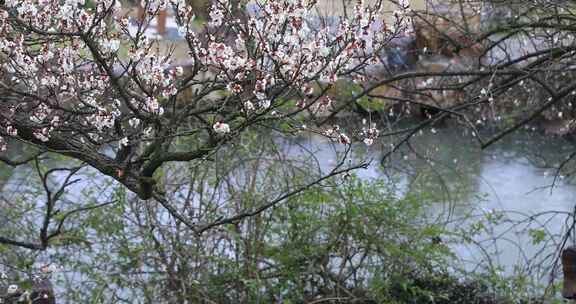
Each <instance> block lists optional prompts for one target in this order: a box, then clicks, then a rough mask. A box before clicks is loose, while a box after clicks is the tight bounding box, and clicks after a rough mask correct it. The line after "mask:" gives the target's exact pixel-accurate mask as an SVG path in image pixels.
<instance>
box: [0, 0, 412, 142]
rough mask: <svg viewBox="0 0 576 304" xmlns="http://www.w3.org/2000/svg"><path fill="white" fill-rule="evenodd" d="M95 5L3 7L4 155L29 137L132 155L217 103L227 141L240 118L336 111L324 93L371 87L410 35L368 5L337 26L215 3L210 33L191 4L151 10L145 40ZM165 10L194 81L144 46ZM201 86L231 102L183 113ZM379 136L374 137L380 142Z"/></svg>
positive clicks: (153, 46) (149, 1)
mask: <svg viewBox="0 0 576 304" xmlns="http://www.w3.org/2000/svg"><path fill="white" fill-rule="evenodd" d="M92 2H93V4H94V5H88V3H86V2H85V1H84V0H63V1H57V2H54V1H47V0H7V1H5V2H4V4H3V5H0V85H1V89H2V90H3V91H5V92H6V93H5V97H3V98H5V101H6V102H3V104H5V105H6V107H7V108H8V109H11V111H4V112H3V113H2V114H0V135H1V136H2V137H0V148H5V145H6V140H5V137H17V136H19V135H18V133H19V132H18V131H19V129H21V128H23V127H25V128H27V129H29V130H32V131H31V133H32V134H33V136H34V138H35V140H37V141H38V142H49V141H50V140H51V138H52V137H53V136H54V135H55V134H57V135H58V136H66V138H70V139H71V140H77V141H79V142H82V143H91V144H93V145H96V146H100V145H103V144H105V143H110V142H114V141H116V142H117V143H118V144H119V146H126V145H128V144H129V143H130V142H132V141H133V140H135V139H141V138H145V137H152V136H154V134H153V133H154V132H155V131H154V130H157V129H161V127H159V126H161V125H162V124H165V123H169V122H170V123H176V124H178V123H180V121H183V120H182V119H184V118H189V117H192V115H190V116H186V114H187V112H186V111H190V112H194V111H193V109H195V107H199V106H200V105H206V104H207V103H210V102H211V103H213V107H212V108H211V109H213V110H212V111H205V112H202V114H205V115H206V118H205V119H204V118H203V119H200V120H199V122H201V123H205V124H207V125H206V127H207V128H212V129H213V131H216V133H217V134H226V133H229V132H231V129H234V126H235V123H234V121H232V120H233V117H237V116H238V115H237V113H241V115H243V116H245V117H247V118H251V117H262V116H267V115H272V114H274V115H276V116H275V117H284V116H282V115H281V114H289V113H290V112H291V111H292V112H298V111H302V110H303V109H307V108H310V109H313V110H315V111H317V112H327V111H330V110H331V106H332V100H331V99H330V98H329V97H320V96H317V95H315V94H321V92H319V90H315V89H314V84H316V83H320V84H322V85H327V86H329V85H331V84H334V83H335V82H336V81H337V80H338V79H342V78H347V79H354V80H356V79H363V78H364V76H363V71H364V70H363V69H364V68H366V67H367V66H369V65H370V64H372V63H373V62H375V61H376V57H377V54H378V52H379V51H380V50H381V49H383V48H384V47H386V44H387V43H388V41H389V40H390V39H391V37H392V36H393V35H395V34H397V33H398V31H401V30H402V29H400V28H399V26H401V25H402V24H406V22H405V21H406V20H405V17H403V16H402V15H397V16H396V18H397V24H395V25H386V24H385V23H384V21H383V20H384V19H383V17H382V15H381V14H382V8H381V7H380V6H378V5H374V6H370V5H365V3H364V2H363V0H357V1H356V3H355V7H354V10H353V14H352V15H351V16H350V17H349V18H345V17H339V18H337V20H333V21H332V22H329V23H326V22H319V20H320V19H319V17H318V16H315V15H313V14H312V13H311V12H313V7H314V5H316V4H315V3H316V1H310V0H256V1H254V5H255V7H256V10H255V12H254V13H252V14H248V13H246V12H240V13H239V12H238V9H239V8H238V7H235V4H234V3H232V2H231V1H229V0H215V1H213V4H212V7H211V10H210V14H209V15H210V20H209V22H207V23H206V27H205V30H204V31H202V32H199V31H198V30H197V29H195V28H194V18H195V16H194V11H193V9H192V8H191V7H190V6H188V5H187V4H186V2H185V1H184V0H169V1H168V0H144V1H142V3H141V5H142V6H143V7H145V8H146V10H145V11H146V17H145V18H144V20H143V22H142V23H141V25H140V26H139V28H138V31H136V32H134V31H130V30H129V24H130V21H129V20H128V18H127V16H126V15H123V14H122V9H123V8H122V4H121V2H120V1H116V0H102V1H92ZM164 9H171V10H172V11H173V12H174V14H175V16H176V20H177V23H178V27H179V32H180V33H181V34H183V35H184V36H185V38H186V42H187V43H186V44H187V45H188V47H189V54H190V57H189V58H186V59H187V60H188V62H191V63H190V65H191V66H193V67H194V71H195V74H193V75H192V76H189V75H184V74H185V73H184V69H183V68H181V67H179V66H178V65H177V64H175V60H177V59H182V58H173V56H172V53H171V52H169V51H165V50H162V48H161V47H160V43H159V42H158V41H154V40H151V39H149V38H147V37H146V36H145V35H143V32H144V30H145V27H146V26H147V25H148V23H149V22H150V21H151V20H152V19H153V18H154V16H155V15H156V14H158V13H159V11H160V10H164ZM400 9H401V10H406V9H407V7H400ZM240 16H244V18H240ZM391 29H395V30H396V31H395V32H393V31H392V30H391ZM199 71H200V72H202V73H200V72H199ZM193 85H195V88H196V91H198V92H209V91H210V90H212V91H217V90H223V91H225V92H226V93H225V94H227V95H225V96H226V97H225V98H220V99H217V98H216V99H214V98H209V97H208V96H210V94H207V93H206V94H204V95H202V96H207V97H206V98H205V99H203V100H196V104H194V103H192V102H190V104H185V105H183V106H184V107H185V109H186V110H184V111H183V110H182V107H181V106H182V105H180V107H176V101H177V98H176V97H177V96H178V94H179V93H181V92H182V91H183V90H185V89H187V88H190V87H191V86H193ZM315 91H316V92H315ZM6 96H7V97H6ZM293 98H296V99H297V100H299V101H298V103H297V104H296V106H295V107H293V108H292V109H291V108H286V107H283V108H282V109H281V111H282V112H284V113H280V112H279V111H280V108H281V106H283V105H284V104H283V103H284V102H285V101H286V100H287V99H293ZM24 113H25V115H21V114H24ZM225 113H235V114H233V115H230V114H225ZM195 115H196V116H195V117H198V114H195ZM176 116H177V117H180V118H182V119H175V118H174V117H176ZM231 117H232V118H231ZM231 119H232V120H231ZM331 130H332V131H333V132H332V133H331V134H327V136H329V137H333V136H336V135H335V134H337V137H338V141H340V142H343V143H349V142H350V140H349V138H348V137H347V136H346V135H345V134H344V133H342V132H340V131H339V129H331ZM365 133H366V132H365ZM376 136H377V132H375V131H370V132H367V133H366V139H367V140H369V142H370V143H371V142H372V141H373V139H375V137H376Z"/></svg>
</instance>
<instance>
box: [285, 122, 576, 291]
mask: <svg viewBox="0 0 576 304" xmlns="http://www.w3.org/2000/svg"><path fill="white" fill-rule="evenodd" d="M484 133H485V134H483V135H482V136H483V138H484V139H486V138H489V137H490V135H491V134H493V133H494V132H484ZM398 139H399V138H396V139H392V138H383V139H382V140H381V142H380V143H379V144H375V145H374V146H372V147H370V148H368V149H367V150H366V151H361V152H358V153H355V156H354V158H356V159H357V160H359V159H362V160H371V161H372V163H371V166H370V167H369V168H368V169H366V170H359V171H357V174H358V175H359V176H360V177H361V178H366V179H367V178H384V179H390V180H394V183H396V185H400V186H399V189H400V190H399V191H400V192H407V191H432V192H435V193H437V194H438V195H436V196H435V197H437V198H438V201H437V202H434V204H433V206H434V208H432V210H430V217H431V218H434V219H436V220H437V221H444V222H445V224H446V227H447V228H448V229H452V230H453V231H454V232H455V233H463V231H466V230H465V228H469V227H470V226H471V225H473V224H476V223H477V222H478V221H480V220H482V219H483V220H484V223H485V228H484V229H482V231H481V232H480V233H479V234H478V235H477V236H476V237H475V238H474V243H470V244H462V243H452V244H450V246H451V248H453V250H454V251H455V252H456V253H457V256H458V257H459V260H458V261H455V262H457V263H460V264H461V265H463V266H464V268H465V269H468V270H470V271H480V270H483V271H485V270H487V269H488V268H489V267H490V268H491V269H497V271H498V272H501V273H504V274H512V273H514V272H518V271H524V272H529V273H530V274H531V275H533V278H534V279H535V280H538V282H541V283H547V282H548V279H549V276H550V273H551V272H550V270H551V268H550V267H551V265H552V264H553V262H554V259H556V258H557V256H558V250H557V248H558V246H559V245H560V242H561V241H562V239H563V236H564V235H565V232H566V229H567V227H568V224H570V223H571V218H572V217H571V215H572V212H573V210H574V208H575V206H576V183H574V182H573V179H572V178H570V176H569V174H567V173H569V172H566V171H563V172H557V170H556V168H557V167H558V166H559V165H560V164H561V163H562V162H563V161H564V160H565V159H566V158H567V157H568V156H569V155H570V154H571V153H573V152H574V151H575V149H576V147H575V144H574V143H573V142H572V141H570V140H568V139H563V138H559V137H551V136H546V135H544V134H541V133H539V132H536V131H530V130H523V131H520V132H517V133H514V134H511V135H510V136H508V137H505V138H504V139H503V140H502V141H500V142H498V143H496V144H494V145H493V146H492V147H489V148H488V149H486V150H482V149H480V144H479V141H478V139H477V138H476V137H474V136H472V135H471V134H470V133H468V132H466V131H462V129H461V128H457V127H453V126H450V125H446V126H442V127H437V128H433V129H429V130H425V131H423V132H422V133H420V134H418V135H417V136H415V137H414V138H413V139H412V140H411V141H410V143H409V145H408V146H405V147H403V148H401V149H399V150H398V151H396V153H394V154H392V156H391V157H390V158H389V159H388V161H386V162H385V163H384V165H383V166H382V165H381V164H380V160H381V158H382V156H383V155H384V154H386V153H387V152H388V151H389V149H390V147H391V145H392V144H393V143H394V142H395V141H394V140H398ZM302 142H304V144H305V145H306V146H307V147H308V149H310V147H314V148H315V149H316V151H317V152H316V154H317V155H318V156H319V157H318V160H319V162H320V165H321V167H323V168H325V169H326V170H329V169H330V168H332V167H333V165H334V163H335V153H334V147H333V146H332V145H330V144H327V143H326V140H324V139H318V138H313V139H307V140H303V141H302ZM302 142H299V144H302ZM289 147H290V146H289ZM363 149H364V148H362V147H360V149H358V150H363ZM288 150H290V149H288ZM292 150H293V151H292V153H293V156H294V157H297V156H298V153H299V152H298V150H299V149H298V148H295V149H292ZM570 167H572V168H574V164H573V163H570V162H568V164H567V168H570ZM494 218H496V219H498V221H496V222H495V223H492V224H489V223H488V222H487V219H494ZM542 233H543V234H544V239H542V240H541V241H539V242H536V243H534V241H536V239H535V237H536V238H537V236H538V235H542ZM574 243H575V241H574V240H573V239H572V238H570V239H569V240H568V242H567V244H568V245H572V244H574Z"/></svg>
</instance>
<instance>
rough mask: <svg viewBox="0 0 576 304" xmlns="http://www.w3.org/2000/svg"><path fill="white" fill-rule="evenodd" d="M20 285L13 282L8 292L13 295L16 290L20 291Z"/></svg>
mask: <svg viewBox="0 0 576 304" xmlns="http://www.w3.org/2000/svg"><path fill="white" fill-rule="evenodd" d="M18 289H19V287H18V285H15V284H12V285H10V286H8V288H7V289H6V294H9V295H12V294H15V293H16V292H18Z"/></svg>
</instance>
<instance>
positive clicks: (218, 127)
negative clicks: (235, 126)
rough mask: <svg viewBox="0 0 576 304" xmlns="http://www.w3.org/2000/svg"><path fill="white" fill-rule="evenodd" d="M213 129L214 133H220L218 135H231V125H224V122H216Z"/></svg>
mask: <svg viewBox="0 0 576 304" xmlns="http://www.w3.org/2000/svg"><path fill="white" fill-rule="evenodd" d="M212 129H214V132H216V133H218V134H226V133H230V125H228V124H226V123H223V122H220V121H218V122H216V123H215V124H214V125H213V126H212Z"/></svg>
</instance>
